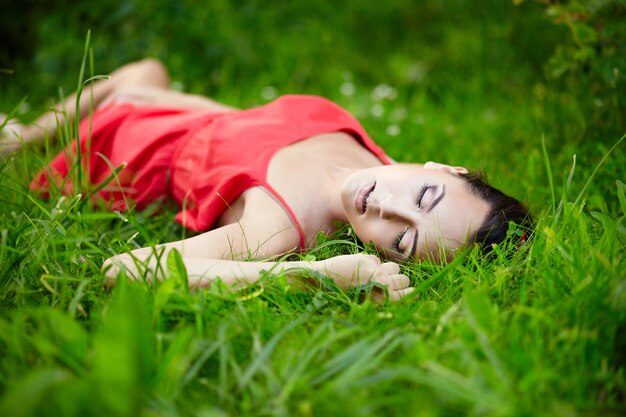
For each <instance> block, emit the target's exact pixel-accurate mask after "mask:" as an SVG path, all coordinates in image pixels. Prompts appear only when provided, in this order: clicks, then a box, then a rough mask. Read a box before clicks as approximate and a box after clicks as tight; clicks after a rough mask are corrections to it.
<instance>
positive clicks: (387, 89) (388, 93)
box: [372, 84, 398, 101]
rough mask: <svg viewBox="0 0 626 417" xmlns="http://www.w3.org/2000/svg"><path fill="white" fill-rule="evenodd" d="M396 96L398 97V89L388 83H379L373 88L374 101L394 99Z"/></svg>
mask: <svg viewBox="0 0 626 417" xmlns="http://www.w3.org/2000/svg"><path fill="white" fill-rule="evenodd" d="M396 97H398V91H397V90H396V89H395V88H393V87H391V86H390V85H388V84H379V85H377V86H376V87H374V89H373V90H372V99H373V100H374V101H381V100H384V99H388V100H394V99H395V98H396Z"/></svg>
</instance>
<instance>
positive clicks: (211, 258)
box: [103, 216, 412, 300]
mask: <svg viewBox="0 0 626 417" xmlns="http://www.w3.org/2000/svg"><path fill="white" fill-rule="evenodd" d="M273 218H274V217H273V216H268V217H266V219H265V220H266V221H265V222H263V223H262V224H263V226H262V227H261V226H259V224H258V223H257V224H256V225H255V226H254V227H251V225H250V224H246V222H245V221H241V222H239V223H235V224H230V225H227V226H223V227H220V228H218V229H214V230H211V231H209V232H206V233H203V234H201V235H198V236H195V237H192V238H189V239H185V240H181V241H178V242H171V243H167V244H164V245H158V246H156V247H151V248H141V249H137V250H134V251H132V252H129V253H125V254H121V255H117V256H114V257H112V258H109V259H107V260H106V261H105V263H104V265H103V269H104V270H105V274H106V279H107V280H106V282H107V284H109V285H113V284H114V283H115V279H116V278H117V276H118V274H119V273H120V272H121V270H122V269H123V270H125V271H126V273H127V274H128V275H129V277H130V278H133V279H144V278H145V279H147V280H149V281H151V280H153V279H158V280H161V279H164V278H167V277H168V271H167V267H166V260H167V256H168V253H169V251H171V250H172V249H176V250H178V251H179V252H180V254H181V257H182V260H183V263H184V265H185V268H186V270H187V276H188V279H189V284H190V286H192V287H203V288H208V287H210V286H211V284H212V283H213V282H214V281H215V280H216V279H218V278H219V279H220V280H221V281H222V282H223V283H225V284H227V285H228V286H230V287H232V288H234V289H238V288H242V287H244V286H246V285H249V284H252V283H254V282H256V281H257V280H258V279H259V278H260V277H261V275H262V272H263V271H266V272H270V273H275V274H286V275H287V276H288V277H289V278H291V279H296V278H298V277H303V276H306V273H303V271H302V269H307V270H311V271H315V272H318V273H320V274H322V275H324V276H327V277H329V278H331V279H333V280H334V281H335V283H337V285H338V286H339V287H340V288H342V289H348V288H354V287H356V286H358V285H362V284H365V283H367V282H370V281H373V282H377V283H380V284H382V285H385V286H387V288H388V289H389V295H390V298H391V299H394V300H395V299H398V298H400V297H402V296H403V295H405V294H407V293H409V292H410V291H411V290H412V288H410V287H409V279H408V278H407V277H406V276H405V275H403V274H400V267H399V266H398V265H397V264H395V263H393V262H381V260H380V259H379V258H378V257H376V256H374V255H366V254H355V255H342V256H337V257H333V258H329V259H325V260H321V261H283V262H275V261H264V262H258V261H243V260H242V259H245V258H249V257H255V258H261V259H262V258H268V257H276V256H277V255H280V254H284V253H287V252H290V251H293V249H294V248H295V246H296V243H295V242H297V241H298V235H297V233H296V232H295V231H294V230H293V228H291V227H287V228H286V227H284V224H282V223H280V220H279V219H280V218H277V219H278V220H276V221H275V222H272V221H271V220H272V219H273ZM277 231H278V232H277Z"/></svg>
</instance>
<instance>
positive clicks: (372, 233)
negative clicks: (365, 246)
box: [352, 221, 387, 248]
mask: <svg viewBox="0 0 626 417" xmlns="http://www.w3.org/2000/svg"><path fill="white" fill-rule="evenodd" d="M352 227H353V228H354V232H355V233H356V235H357V236H358V237H359V239H360V240H361V241H362V242H363V243H369V242H372V243H374V245H376V247H377V248H378V247H379V246H381V244H382V242H383V240H384V236H385V229H387V228H386V227H384V225H383V224H382V222H378V221H363V222H358V223H356V224H353V225H352Z"/></svg>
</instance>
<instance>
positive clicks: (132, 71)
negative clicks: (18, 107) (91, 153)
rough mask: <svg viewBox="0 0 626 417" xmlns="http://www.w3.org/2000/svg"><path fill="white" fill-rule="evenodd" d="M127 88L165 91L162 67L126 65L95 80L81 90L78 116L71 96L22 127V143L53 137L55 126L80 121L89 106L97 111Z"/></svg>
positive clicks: (166, 83)
mask: <svg viewBox="0 0 626 417" xmlns="http://www.w3.org/2000/svg"><path fill="white" fill-rule="evenodd" d="M128 85H134V86H147V87H158V88H163V89H166V88H167V87H168V86H169V75H168V73H167V69H166V68H165V66H164V65H163V64H162V63H161V62H159V61H157V60H155V59H144V60H141V61H137V62H133V63H130V64H126V65H124V66H122V67H120V68H119V69H117V70H115V71H113V72H112V73H111V76H110V78H109V79H108V80H99V81H96V82H94V83H93V84H90V85H88V86H86V87H85V89H84V90H83V92H82V94H81V96H80V99H79V101H78V111H79V113H78V114H76V93H74V94H71V95H70V96H68V97H67V98H66V99H65V101H64V102H63V103H60V104H58V105H56V106H55V107H54V108H53V109H52V110H51V111H49V112H47V113H45V114H43V115H42V116H40V117H39V118H38V119H37V120H35V121H34V122H33V123H32V124H30V125H24V126H22V129H21V136H22V139H23V140H24V142H41V141H43V139H44V138H45V137H46V136H48V137H54V136H55V135H56V132H57V124H58V123H71V122H72V121H73V120H74V119H75V118H76V117H78V118H79V119H82V118H83V117H85V116H87V115H88V114H89V110H90V108H91V107H92V106H93V108H96V107H98V105H99V104H101V103H102V102H103V101H105V100H107V99H108V98H109V97H110V96H111V95H113V94H115V93H116V91H118V90H119V89H120V88H122V87H123V86H128Z"/></svg>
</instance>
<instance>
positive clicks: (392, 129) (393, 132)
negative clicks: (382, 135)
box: [385, 124, 400, 136]
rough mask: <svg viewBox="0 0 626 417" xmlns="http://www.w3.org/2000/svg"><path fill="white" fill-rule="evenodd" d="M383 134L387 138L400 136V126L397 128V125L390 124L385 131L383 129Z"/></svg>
mask: <svg viewBox="0 0 626 417" xmlns="http://www.w3.org/2000/svg"><path fill="white" fill-rule="evenodd" d="M385 132H386V133H387V135H389V136H398V135H399V134H400V126H398V125H397V124H391V125H389V126H387V129H385Z"/></svg>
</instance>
